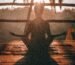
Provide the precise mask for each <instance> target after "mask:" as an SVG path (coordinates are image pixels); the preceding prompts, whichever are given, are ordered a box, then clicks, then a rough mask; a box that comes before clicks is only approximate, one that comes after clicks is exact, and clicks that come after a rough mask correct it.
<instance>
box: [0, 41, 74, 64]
mask: <svg viewBox="0 0 75 65" xmlns="http://www.w3.org/2000/svg"><path fill="white" fill-rule="evenodd" d="M15 43H16V45H15ZM20 43H21V44H20ZM60 43H61V42H59V41H54V42H53V43H52V44H51V45H50V47H51V48H52V49H53V51H51V52H49V53H50V56H51V57H52V58H53V59H54V60H55V61H56V62H57V63H58V65H73V64H72V63H73V61H74V60H75V59H73V60H72V59H71V57H74V58H75V50H74V49H75V46H74V43H75V42H73V43H72V44H63V45H62V44H60ZM17 45H18V48H17ZM23 46H24V44H23V42H22V41H16V40H15V41H11V42H9V43H8V45H7V47H6V48H5V51H3V52H2V54H1V55H0V65H15V63H16V62H17V61H19V60H20V59H22V58H23V57H24V55H23V54H25V52H27V51H26V50H27V48H26V47H25V46H24V47H23ZM18 49H19V50H18ZM7 50H9V51H7ZM13 50H14V51H13ZM15 51H19V52H15ZM20 51H21V52H20ZM22 51H24V53H23V52H22ZM68 51H69V52H68Z"/></svg>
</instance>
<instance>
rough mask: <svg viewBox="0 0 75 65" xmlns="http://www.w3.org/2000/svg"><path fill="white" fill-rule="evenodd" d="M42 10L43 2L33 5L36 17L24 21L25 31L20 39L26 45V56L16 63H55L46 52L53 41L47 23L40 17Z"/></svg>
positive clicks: (53, 64)
mask: <svg viewBox="0 0 75 65" xmlns="http://www.w3.org/2000/svg"><path fill="white" fill-rule="evenodd" d="M43 10H44V6H43V4H36V5H35V6H34V11H35V15H36V18H35V19H34V20H33V21H30V22H27V23H26V28H25V33H24V35H23V36H22V40H23V41H24V43H26V45H27V47H28V52H27V56H26V58H23V59H21V60H20V61H19V62H20V63H19V62H17V63H16V65H57V63H56V62H55V61H54V60H53V59H52V58H51V57H50V55H49V53H48V52H49V51H48V47H49V45H50V43H51V42H52V41H53V37H52V36H51V33H50V27H49V23H48V22H45V21H44V20H43V19H42V14H43ZM11 34H13V33H11ZM13 35H15V34H13ZM16 36H17V35H16ZM26 41H27V42H26Z"/></svg>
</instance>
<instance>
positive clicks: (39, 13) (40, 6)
mask: <svg viewBox="0 0 75 65" xmlns="http://www.w3.org/2000/svg"><path fill="white" fill-rule="evenodd" d="M43 10H44V4H42V3H36V4H35V6H34V12H35V15H36V17H39V18H40V17H41V16H42V14H43Z"/></svg>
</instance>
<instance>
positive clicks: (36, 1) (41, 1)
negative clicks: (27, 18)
mask: <svg viewBox="0 0 75 65" xmlns="http://www.w3.org/2000/svg"><path fill="white" fill-rule="evenodd" d="M43 2H44V0H34V3H43Z"/></svg>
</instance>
